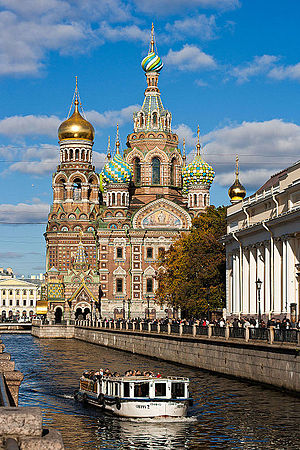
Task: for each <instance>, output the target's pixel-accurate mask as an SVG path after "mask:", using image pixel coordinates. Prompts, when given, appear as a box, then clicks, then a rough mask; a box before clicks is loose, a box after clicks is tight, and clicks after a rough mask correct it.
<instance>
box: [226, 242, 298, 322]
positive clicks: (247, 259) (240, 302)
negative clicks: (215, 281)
mask: <svg viewBox="0 0 300 450" xmlns="http://www.w3.org/2000/svg"><path fill="white" fill-rule="evenodd" d="M239 244H240V245H239V248H238V249H237V250H236V251H234V252H232V253H230V254H228V255H227V288H228V289H227V298H228V300H227V311H228V313H231V314H249V315H257V314H258V313H259V298H258V292H257V286H256V281H257V280H258V279H260V280H261V281H262V287H261V290H260V309H261V314H269V313H270V314H275V315H276V314H288V313H289V312H290V305H291V303H296V304H297V303H298V282H297V279H296V267H295V266H296V264H297V251H298V243H297V240H296V238H294V237H293V236H289V235H286V236H282V237H281V238H271V239H270V240H267V241H263V242H259V243H255V244H253V245H247V246H244V245H242V243H241V242H240V243H239ZM298 308H299V305H298Z"/></svg>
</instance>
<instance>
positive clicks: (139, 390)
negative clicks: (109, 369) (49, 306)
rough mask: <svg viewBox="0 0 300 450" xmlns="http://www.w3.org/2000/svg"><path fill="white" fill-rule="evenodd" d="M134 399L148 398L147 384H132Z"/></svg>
mask: <svg viewBox="0 0 300 450" xmlns="http://www.w3.org/2000/svg"><path fill="white" fill-rule="evenodd" d="M134 396H135V397H149V383H134Z"/></svg>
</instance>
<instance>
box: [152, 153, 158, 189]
mask: <svg viewBox="0 0 300 450" xmlns="http://www.w3.org/2000/svg"><path fill="white" fill-rule="evenodd" d="M152 184H160V159H159V158H157V156H155V157H154V158H153V159H152Z"/></svg>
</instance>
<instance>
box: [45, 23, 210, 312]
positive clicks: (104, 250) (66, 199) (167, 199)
mask: <svg viewBox="0 0 300 450" xmlns="http://www.w3.org/2000/svg"><path fill="white" fill-rule="evenodd" d="M162 66H163V65H162V62H161V59H160V58H159V56H157V55H156V53H155V52H154V36H153V30H152V35H151V42H150V50H149V53H148V55H147V56H146V57H145V58H144V59H143V61H142V68H143V70H144V71H145V75H146V81H147V87H146V90H145V96H144V101H143V105H142V107H141V109H140V111H137V112H136V113H135V114H134V116H133V132H132V133H130V134H129V135H128V137H127V145H126V148H125V149H124V151H123V152H122V151H121V145H120V139H119V131H118V127H117V137H116V142H115V146H114V149H113V152H112V153H113V154H111V151H110V148H109V149H108V154H107V162H106V164H105V165H104V167H103V170H102V171H101V173H100V174H96V173H95V169H94V167H93V165H92V147H93V140H94V129H93V127H92V125H91V124H90V123H89V122H87V121H86V120H85V119H84V118H83V117H82V116H81V114H80V112H79V107H78V105H79V94H78V90H77V86H76V90H75V97H74V98H75V100H74V113H73V115H72V116H71V117H70V118H69V119H67V120H66V121H65V122H63V124H62V125H61V126H60V128H59V143H60V165H59V166H58V169H57V172H56V173H55V174H54V175H53V206H52V208H51V211H50V214H49V220H48V225H47V231H46V233H45V237H46V242H47V262H46V267H47V274H46V286H47V289H46V290H47V292H46V294H45V295H46V299H47V301H48V316H49V317H50V318H53V317H56V318H57V317H58V312H59V314H60V315H61V317H64V318H74V317H78V316H79V315H80V314H81V315H83V316H85V315H86V313H88V312H90V313H91V314H92V316H93V314H96V315H97V314H98V315H99V314H101V316H102V317H114V318H121V317H126V318H127V317H137V316H139V317H146V318H147V317H148V318H154V317H162V316H165V315H166V311H165V308H166V307H165V308H161V307H159V306H157V305H156V304H155V301H154V300H155V290H156V288H157V281H156V273H157V270H159V268H158V267H157V264H156V260H157V258H158V256H159V253H160V252H161V251H163V250H167V249H168V248H169V247H170V245H171V243H172V242H173V241H174V239H177V238H178V237H180V236H181V234H182V233H185V232H188V231H189V229H190V227H191V224H192V219H193V217H195V216H196V215H198V214H200V213H202V212H204V211H205V209H206V207H207V206H208V205H209V203H210V199H209V189H210V186H211V183H212V181H213V178H214V172H213V170H212V168H211V167H210V166H209V165H208V164H207V163H206V162H205V161H204V160H203V158H202V156H201V148H200V141H199V131H198V144H197V148H196V156H195V158H194V160H193V162H192V163H191V164H189V165H187V166H185V154H184V152H182V151H181V150H180V149H179V147H178V136H177V135H176V134H175V133H173V132H172V128H171V122H172V115H171V113H170V112H169V111H168V110H166V109H165V108H164V106H163V103H162V100H161V95H160V91H159V88H158V79H159V75H160V70H161V69H162Z"/></svg>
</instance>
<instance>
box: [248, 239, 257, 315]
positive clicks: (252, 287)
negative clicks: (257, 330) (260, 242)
mask: <svg viewBox="0 0 300 450" xmlns="http://www.w3.org/2000/svg"><path fill="white" fill-rule="evenodd" d="M249 266H250V268H249V270H250V274H249V295H250V314H257V302H256V284H255V281H256V248H255V247H253V248H250V251H249Z"/></svg>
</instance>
